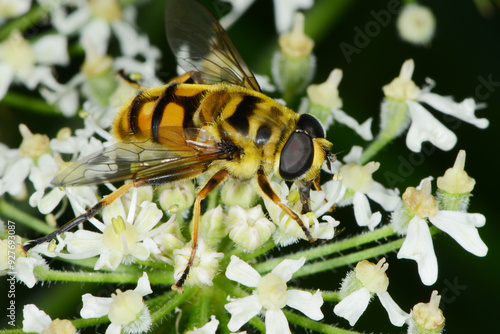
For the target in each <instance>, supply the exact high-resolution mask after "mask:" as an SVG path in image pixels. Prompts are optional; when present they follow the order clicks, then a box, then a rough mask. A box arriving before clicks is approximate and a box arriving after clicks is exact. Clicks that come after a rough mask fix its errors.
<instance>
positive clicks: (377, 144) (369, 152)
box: [359, 132, 394, 165]
mask: <svg viewBox="0 0 500 334" xmlns="http://www.w3.org/2000/svg"><path fill="white" fill-rule="evenodd" d="M393 139H394V136H393V135H392V134H391V133H388V132H382V133H380V134H379V135H378V137H377V138H376V139H375V140H374V141H372V142H371V143H370V145H368V147H367V148H365V149H364V150H363V153H362V154H361V158H360V159H359V164H360V165H364V164H366V163H367V162H368V161H370V160H371V159H372V158H373V157H374V156H375V155H376V154H377V153H378V152H379V151H380V150H381V149H383V148H384V147H385V146H386V145H387V144H389V143H390V142H391V141H392V140H393Z"/></svg>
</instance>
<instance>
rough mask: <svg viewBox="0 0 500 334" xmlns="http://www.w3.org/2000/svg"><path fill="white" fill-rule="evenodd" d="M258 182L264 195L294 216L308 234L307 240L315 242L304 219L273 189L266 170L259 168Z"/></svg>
mask: <svg viewBox="0 0 500 334" xmlns="http://www.w3.org/2000/svg"><path fill="white" fill-rule="evenodd" d="M257 182H258V184H259V187H260V189H261V190H262V192H263V193H264V195H266V196H267V197H268V198H269V199H270V200H271V201H273V202H274V204H276V205H277V206H279V207H280V208H281V210H283V211H285V213H286V214H287V215H289V216H290V217H292V218H293V219H294V220H295V221H296V222H297V224H299V226H300V228H301V229H302V231H304V234H305V235H306V238H307V240H309V242H315V241H316V238H314V237H313V236H312V235H311V232H309V229H308V228H307V226H306V225H305V224H304V222H303V221H302V219H300V217H299V215H297V214H296V213H295V212H293V211H292V210H291V209H290V208H289V207H288V206H286V205H285V204H283V203H282V202H281V199H280V198H279V197H278V195H276V193H275V192H274V191H273V188H271V184H270V183H269V180H268V179H267V176H266V175H265V174H264V172H263V171H262V170H259V171H258V172H257Z"/></svg>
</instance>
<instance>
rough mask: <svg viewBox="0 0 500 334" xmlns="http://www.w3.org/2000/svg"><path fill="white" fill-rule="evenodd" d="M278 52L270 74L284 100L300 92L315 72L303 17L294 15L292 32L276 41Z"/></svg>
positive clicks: (311, 41) (313, 59)
mask: <svg viewBox="0 0 500 334" xmlns="http://www.w3.org/2000/svg"><path fill="white" fill-rule="evenodd" d="M278 43H279V46H280V51H278V52H276V53H275V54H274V56H273V60H272V74H273V79H274V81H275V82H276V84H277V86H278V88H279V89H280V91H281V92H283V93H284V96H285V97H286V98H289V97H292V96H294V95H295V94H297V93H299V92H301V91H302V90H303V89H304V88H305V87H306V86H307V85H308V84H309V82H311V80H312V77H313V76H314V72H315V70H316V58H315V57H314V55H313V54H312V49H313V47H314V41H313V40H312V39H311V38H310V37H308V36H307V35H305V34H304V15H303V14H302V13H297V14H296V15H295V19H294V24H293V27H292V30H291V31H290V32H288V33H284V34H282V35H281V36H280V37H279V40H278Z"/></svg>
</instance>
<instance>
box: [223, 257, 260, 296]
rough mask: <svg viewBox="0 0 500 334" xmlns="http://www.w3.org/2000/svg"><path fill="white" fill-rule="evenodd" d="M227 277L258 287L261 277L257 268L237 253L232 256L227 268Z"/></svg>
mask: <svg viewBox="0 0 500 334" xmlns="http://www.w3.org/2000/svg"><path fill="white" fill-rule="evenodd" d="M226 277H227V278H229V279H230V280H233V281H235V282H238V283H241V284H243V285H246V286H248V287H252V288H255V287H257V284H259V281H260V278H261V277H260V274H259V273H258V272H257V270H255V269H253V268H252V267H251V266H250V265H249V264H248V263H246V262H245V261H243V260H241V259H240V258H239V257H237V256H235V255H232V256H231V262H230V263H229V265H228V266H227V269H226Z"/></svg>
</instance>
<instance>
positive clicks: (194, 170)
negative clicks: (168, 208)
mask: <svg viewBox="0 0 500 334" xmlns="http://www.w3.org/2000/svg"><path fill="white" fill-rule="evenodd" d="M205 170H206V166H205V165H200V166H191V167H189V168H187V167H183V168H179V169H178V170H175V171H171V172H170V174H168V175H160V176H155V177H150V178H142V179H137V180H134V181H131V182H129V183H125V184H124V185H122V186H121V187H120V188H118V189H116V190H115V191H113V192H112V193H111V194H109V195H108V196H106V197H104V198H103V199H102V200H100V201H99V202H97V204H95V205H94V206H93V207H91V208H90V209H88V210H87V211H86V212H84V213H82V214H81V215H79V216H77V217H75V218H73V219H72V220H70V221H69V222H68V223H66V224H65V225H63V226H62V227H61V228H60V229H58V230H57V231H54V232H52V233H50V234H48V235H46V236H44V237H41V238H39V239H35V240H31V241H28V242H27V243H26V244H25V245H24V246H23V248H24V251H26V252H27V251H28V250H30V249H31V248H33V247H35V246H37V245H40V244H41V243H44V242H46V241H51V240H53V239H55V238H56V237H57V236H58V235H60V234H62V233H64V232H66V231H69V230H70V229H72V228H73V227H75V226H77V225H78V224H80V223H83V222H85V221H87V220H89V219H91V218H93V217H94V216H95V215H97V214H98V213H99V212H101V210H102V209H104V207H106V206H108V205H110V204H111V203H113V202H114V201H115V200H116V199H118V198H119V197H120V196H122V195H123V194H125V193H126V192H127V191H128V190H129V189H131V188H133V187H141V186H144V185H160V184H165V183H168V182H172V181H177V180H185V179H192V178H194V177H196V176H198V175H200V174H201V173H203V172H204V171H205Z"/></svg>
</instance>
